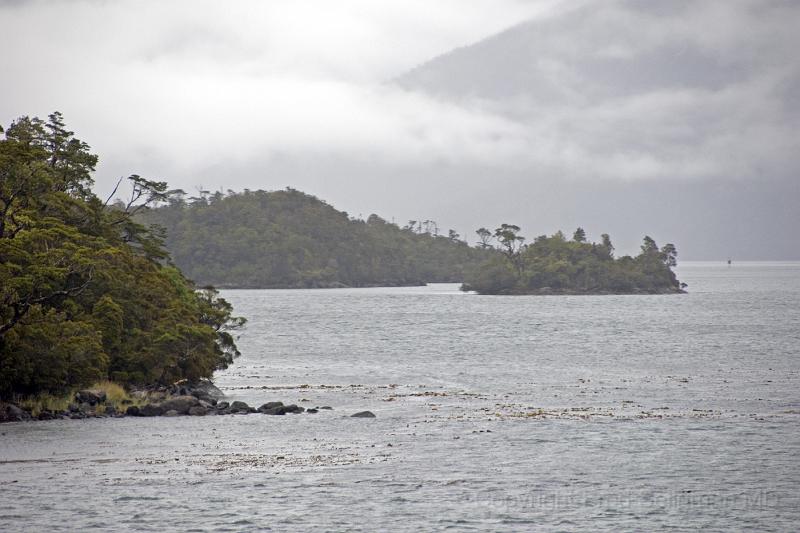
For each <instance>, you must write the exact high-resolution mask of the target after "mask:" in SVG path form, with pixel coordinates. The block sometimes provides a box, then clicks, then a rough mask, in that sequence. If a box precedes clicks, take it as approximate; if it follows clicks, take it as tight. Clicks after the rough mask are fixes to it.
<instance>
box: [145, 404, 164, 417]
mask: <svg viewBox="0 0 800 533" xmlns="http://www.w3.org/2000/svg"><path fill="white" fill-rule="evenodd" d="M164 412H165V410H164V408H163V407H161V405H160V404H157V403H148V404H147V405H143V406H141V407H140V408H139V416H161V415H163V414H164Z"/></svg>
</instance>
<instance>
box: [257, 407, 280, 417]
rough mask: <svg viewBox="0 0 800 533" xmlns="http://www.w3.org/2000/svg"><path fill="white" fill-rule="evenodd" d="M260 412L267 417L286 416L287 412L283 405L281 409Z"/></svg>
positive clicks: (275, 408)
mask: <svg viewBox="0 0 800 533" xmlns="http://www.w3.org/2000/svg"><path fill="white" fill-rule="evenodd" d="M258 412H259V413H262V414H265V415H285V414H286V411H284V410H283V406H282V405H281V406H280V407H273V408H272V409H259V410H258Z"/></svg>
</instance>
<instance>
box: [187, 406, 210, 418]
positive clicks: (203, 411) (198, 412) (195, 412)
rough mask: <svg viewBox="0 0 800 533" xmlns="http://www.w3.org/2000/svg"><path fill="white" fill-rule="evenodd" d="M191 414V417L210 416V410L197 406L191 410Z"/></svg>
mask: <svg viewBox="0 0 800 533" xmlns="http://www.w3.org/2000/svg"><path fill="white" fill-rule="evenodd" d="M189 414H190V415H191V416H206V415H207V414H208V409H206V408H205V407H203V406H202V405H195V406H194V407H190V408H189Z"/></svg>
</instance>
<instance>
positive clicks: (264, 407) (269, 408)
mask: <svg viewBox="0 0 800 533" xmlns="http://www.w3.org/2000/svg"><path fill="white" fill-rule="evenodd" d="M278 407H283V402H267V403H265V404H264V405H262V406H261V407H259V408H258V410H259V411H261V412H262V413H263V412H264V411H272V410H274V409H277V408H278Z"/></svg>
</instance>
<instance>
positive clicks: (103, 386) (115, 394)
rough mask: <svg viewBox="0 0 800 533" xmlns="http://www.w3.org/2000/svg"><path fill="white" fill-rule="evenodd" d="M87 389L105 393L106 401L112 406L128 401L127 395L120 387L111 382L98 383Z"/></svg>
mask: <svg viewBox="0 0 800 533" xmlns="http://www.w3.org/2000/svg"><path fill="white" fill-rule="evenodd" d="M89 388H90V389H97V390H101V391H103V392H105V393H106V401H107V402H110V403H113V404H117V403H121V402H122V401H123V400H129V399H130V396H128V393H127V392H126V391H125V389H124V388H123V387H122V385H120V384H118V383H114V382H113V381H98V382H97V383H95V384H94V385H92V386H91V387H89Z"/></svg>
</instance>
